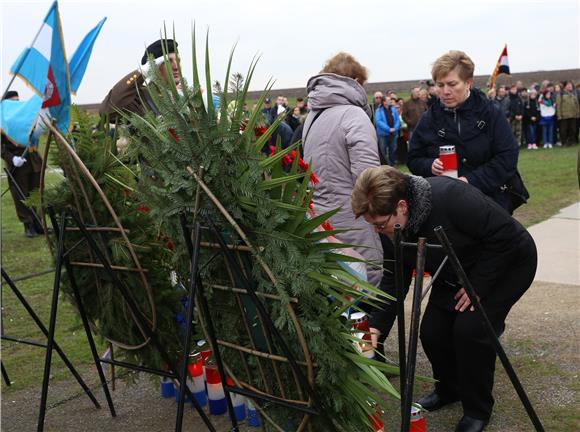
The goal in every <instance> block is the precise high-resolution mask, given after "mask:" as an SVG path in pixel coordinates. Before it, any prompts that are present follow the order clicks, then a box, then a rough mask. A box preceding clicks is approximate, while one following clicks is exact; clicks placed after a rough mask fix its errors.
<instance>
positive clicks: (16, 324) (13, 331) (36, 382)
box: [1, 146, 580, 394]
mask: <svg viewBox="0 0 580 432" xmlns="http://www.w3.org/2000/svg"><path fill="white" fill-rule="evenodd" d="M577 154H578V147H577V146H576V147H572V148H554V149H552V150H543V149H541V150H537V151H526V150H524V151H522V152H521V153H520V162H519V168H520V172H521V174H522V177H523V179H524V181H525V183H526V185H527V187H528V189H529V191H530V194H531V198H530V201H529V203H528V204H527V205H524V206H522V207H521V208H520V209H519V210H518V211H517V212H516V215H515V216H516V218H517V219H519V220H520V221H521V222H522V223H523V224H524V225H526V226H529V225H532V224H535V223H538V222H540V221H542V220H545V219H547V218H549V217H550V216H552V215H554V214H556V213H557V212H558V210H559V209H560V208H562V207H565V206H568V205H570V204H572V203H574V202H577V201H578V200H579V199H580V196H579V193H578V179H577V175H576V163H577ZM61 178H62V177H60V176H59V175H57V174H50V175H49V176H48V177H47V179H48V183H49V184H50V183H54V182H58V181H60V179H61ZM1 187H2V190H5V189H6V188H7V181H6V179H5V178H3V179H2V181H1ZM2 266H3V268H4V269H5V270H6V271H7V272H8V274H9V275H10V276H11V277H12V278H17V277H19V276H23V275H26V274H30V273H34V272H38V271H42V270H45V269H48V268H50V267H52V266H53V263H52V258H51V255H50V251H49V249H48V247H47V245H46V241H45V239H44V238H43V237H37V238H34V239H28V238H25V237H24V235H23V227H22V224H20V222H19V221H18V219H17V218H16V214H15V211H14V205H13V202H12V198H11V196H10V194H6V195H4V197H2ZM52 277H53V275H52V274H48V275H45V276H41V277H37V278H34V279H29V280H27V281H23V282H20V283H18V284H17V285H18V287H19V288H20V290H21V291H22V293H23V294H24V295H25V297H26V298H27V299H28V300H29V302H30V303H31V304H32V306H33V307H34V309H35V310H36V311H37V313H38V314H39V315H40V317H41V319H42V320H43V322H44V323H45V324H46V325H48V321H49V308H50V300H51V293H52ZM2 291H3V298H2V300H3V301H2V313H3V318H4V322H3V325H4V330H5V334H7V335H10V336H16V337H20V338H30V339H36V340H41V341H43V340H44V337H43V336H42V334H41V333H40V331H39V330H38V329H37V328H36V327H35V326H34V324H33V323H32V320H31V319H30V318H29V317H28V315H27V314H26V311H25V310H24V309H23V308H22V307H21V306H20V304H19V302H18V301H17V299H16V298H15V296H14V295H13V294H12V293H11V291H10V289H9V288H8V287H7V286H3V287H2ZM56 340H57V342H58V343H59V344H60V345H61V346H62V348H63V349H64V351H65V352H66V353H67V355H68V356H69V358H70V360H71V361H72V363H73V364H74V365H75V366H83V367H85V368H86V367H87V366H89V365H90V363H91V356H90V352H89V349H88V344H87V342H86V337H85V335H84V331H83V328H82V325H81V322H80V319H79V318H78V317H77V315H76V313H75V311H74V309H73V307H72V306H71V305H70V304H69V303H68V302H66V301H63V300H62V299H61V301H60V302H59V313H58V321H57V332H56ZM97 342H98V343H99V351H100V352H103V351H104V344H103V342H102V341H97ZM44 353H45V351H44V350H42V349H39V348H36V347H31V346H26V345H21V344H15V343H12V342H6V341H3V342H2V362H3V364H4V366H5V367H6V369H7V371H8V373H9V375H10V377H11V379H12V380H13V381H14V384H13V385H12V386H11V387H6V386H5V385H4V383H3V384H2V391H3V392H5V394H10V393H11V392H14V391H18V390H22V389H26V388H33V387H38V388H40V383H41V380H42V373H43V364H44ZM53 359H54V364H53V369H52V379H53V380H62V379H68V378H70V374H69V373H68V371H67V370H66V368H65V367H64V365H63V364H62V362H61V361H60V359H59V358H58V356H57V355H56V354H55V356H53Z"/></svg>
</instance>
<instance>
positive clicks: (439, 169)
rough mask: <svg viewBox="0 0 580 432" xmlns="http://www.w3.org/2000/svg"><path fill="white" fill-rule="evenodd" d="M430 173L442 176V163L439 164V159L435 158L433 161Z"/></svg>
mask: <svg viewBox="0 0 580 432" xmlns="http://www.w3.org/2000/svg"><path fill="white" fill-rule="evenodd" d="M431 172H432V173H433V175H436V176H440V175H443V162H441V159H439V158H437V159H435V160H434V161H433V164H432V165H431Z"/></svg>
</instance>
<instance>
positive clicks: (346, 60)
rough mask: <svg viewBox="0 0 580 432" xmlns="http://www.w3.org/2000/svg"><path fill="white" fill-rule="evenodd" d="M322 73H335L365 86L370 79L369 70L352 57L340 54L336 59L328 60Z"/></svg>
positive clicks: (343, 53)
mask: <svg viewBox="0 0 580 432" xmlns="http://www.w3.org/2000/svg"><path fill="white" fill-rule="evenodd" d="M320 72H321V73H333V74H336V75H342V76H345V77H349V78H352V79H354V80H357V81H358V83H359V84H361V85H363V84H364V83H366V82H367V79H368V70H367V68H365V67H364V66H363V65H361V64H360V63H359V62H358V61H357V60H356V59H355V58H354V57H353V56H352V55H350V54H349V53H345V52H339V53H338V54H336V55H335V56H334V57H331V58H330V59H328V60H327V62H326V64H325V65H324V67H323V68H322V70H321V71H320Z"/></svg>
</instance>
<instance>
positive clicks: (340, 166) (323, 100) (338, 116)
mask: <svg viewBox="0 0 580 432" xmlns="http://www.w3.org/2000/svg"><path fill="white" fill-rule="evenodd" d="M308 103H309V105H310V107H311V111H310V114H308V117H307V118H306V122H305V123H304V130H303V132H302V139H303V141H304V139H305V138H306V140H305V142H304V159H305V160H306V161H307V162H309V163H310V164H311V166H312V170H313V172H314V173H315V174H316V176H317V177H318V179H319V180H320V182H319V183H318V184H317V185H316V190H315V192H314V208H315V210H316V213H317V214H322V213H324V212H327V211H330V210H333V209H335V208H338V207H340V208H341V210H340V211H339V212H338V213H337V214H336V215H334V217H332V219H331V223H332V225H333V226H334V228H335V229H352V231H349V232H345V233H341V234H338V235H337V238H338V239H339V240H340V241H341V242H343V243H350V244H353V245H358V246H364V247H359V248H356V250H357V251H358V252H359V253H360V254H362V255H363V256H364V257H365V259H367V260H369V261H372V262H375V263H377V264H379V265H380V264H381V263H382V259H383V249H382V246H381V241H380V239H379V236H378V234H377V233H376V232H374V228H373V227H371V226H370V225H368V224H367V223H366V222H365V221H364V220H363V218H362V217H361V218H358V219H355V217H354V213H353V212H352V209H351V206H350V195H351V192H352V189H353V187H354V184H355V182H356V179H357V177H358V176H359V174H360V173H362V172H363V171H364V170H365V169H366V168H368V167H374V166H379V165H380V161H379V154H378V147H377V135H376V132H375V128H374V126H373V124H372V123H371V120H370V115H371V111H370V108H369V106H368V100H367V95H366V93H365V91H364V89H363V87H362V86H361V85H360V84H359V83H358V82H357V81H355V80H353V79H352V78H347V77H343V76H340V75H335V74H328V73H327V74H320V75H316V76H313V77H312V78H310V80H308ZM320 110H324V111H323V112H322V113H321V114H320V115H319V116H318V118H317V119H316V121H315V122H314V124H312V121H313V119H314V117H315V116H316V115H317V113H319V112H320ZM311 125H312V130H310V126H311ZM367 274H368V279H369V282H371V283H372V284H374V285H378V284H379V283H380V281H381V276H382V274H381V270H380V268H379V269H377V268H375V267H373V266H369V265H367Z"/></svg>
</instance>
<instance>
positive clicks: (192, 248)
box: [181, 167, 336, 432]
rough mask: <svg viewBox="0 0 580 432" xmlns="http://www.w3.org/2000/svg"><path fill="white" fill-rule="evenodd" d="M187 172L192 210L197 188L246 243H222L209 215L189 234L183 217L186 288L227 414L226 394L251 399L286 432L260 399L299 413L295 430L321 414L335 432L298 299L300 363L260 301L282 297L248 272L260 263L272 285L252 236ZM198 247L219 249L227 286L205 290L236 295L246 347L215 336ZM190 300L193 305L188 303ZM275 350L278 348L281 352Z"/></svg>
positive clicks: (296, 324)
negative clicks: (285, 371)
mask: <svg viewBox="0 0 580 432" xmlns="http://www.w3.org/2000/svg"><path fill="white" fill-rule="evenodd" d="M188 171H189V173H190V175H191V176H192V177H193V178H194V179H195V181H196V182H197V183H198V190H197V194H196V205H195V208H196V209H198V208H199V201H200V197H201V191H203V192H204V193H205V194H206V195H207V197H208V198H209V199H210V201H211V202H212V203H213V204H214V205H215V206H216V207H217V209H218V210H219V211H220V212H221V213H222V215H223V217H224V218H225V219H226V221H227V222H229V224H230V226H231V227H232V228H233V229H234V230H235V232H236V234H237V236H238V238H239V239H240V240H241V241H242V242H243V243H245V245H232V244H228V243H226V241H225V240H224V237H223V235H222V234H221V233H220V232H219V230H218V229H217V228H216V226H215V225H214V223H213V221H212V220H211V219H209V218H207V217H204V218H203V219H204V224H205V226H204V227H202V226H201V225H200V223H199V220H198V221H197V222H196V223H195V227H194V230H193V233H191V231H190V228H189V227H188V226H187V222H186V218H185V216H184V217H182V219H181V220H182V229H183V233H184V236H185V241H186V245H187V247H188V250H189V253H190V255H191V256H192V263H195V265H192V273H191V281H192V284H193V283H195V284H194V285H192V286H191V288H190V295H195V294H197V297H196V298H197V302H198V307H199V309H200V310H199V312H200V316H201V320H200V321H201V324H202V328H203V330H204V333H205V334H206V336H207V339H208V340H209V342H210V345H211V348H212V351H213V353H214V355H215V358H216V362H217V366H218V370H219V373H220V376H221V380H222V383H226V384H225V385H224V392H225V394H226V401H227V403H228V409H229V410H230V413H233V408H232V406H231V400H230V394H231V393H237V394H240V395H242V396H245V397H248V398H250V399H252V400H254V404H255V405H256V408H257V409H258V411H259V413H260V415H261V417H262V419H263V420H264V419H265V420H266V421H267V422H268V423H269V424H270V425H272V426H273V427H274V428H275V429H276V430H277V431H281V432H284V431H285V430H287V429H286V428H283V426H281V425H279V424H277V423H276V422H275V421H274V420H273V419H272V418H270V417H269V416H268V415H267V414H266V412H265V410H264V409H263V407H262V406H261V405H260V403H258V402H263V403H266V404H268V403H269V404H274V405H279V406H283V407H285V408H288V409H290V410H292V411H295V412H296V413H297V414H300V413H302V415H303V417H302V420H301V421H300V424H299V425H298V428H297V429H296V430H297V432H301V431H303V430H305V429H306V428H308V430H312V424H311V422H310V419H311V417H312V416H317V417H320V419H321V420H322V422H323V423H324V425H325V430H328V431H335V430H336V427H335V425H334V424H333V422H332V421H331V420H330V419H329V418H328V416H327V415H326V414H325V413H324V409H323V406H322V404H321V402H320V399H319V397H318V395H317V393H316V391H315V389H314V367H315V365H314V364H313V363H312V361H311V359H310V354H309V350H308V346H307V344H306V341H305V339H304V337H303V335H302V329H301V327H300V324H299V322H298V320H297V318H296V314H295V312H294V308H295V307H296V305H297V304H298V300H297V299H295V298H291V299H290V302H289V304H288V306H287V308H288V312H289V313H290V316H291V317H292V319H293V323H294V327H295V330H296V335H297V338H298V341H299V344H300V348H301V350H302V354H303V356H304V360H303V361H298V360H296V358H295V355H294V354H293V353H292V351H291V350H290V348H289V346H288V344H287V342H286V341H285V340H284V339H283V338H282V336H281V335H280V333H279V332H278V330H277V329H276V327H275V325H274V322H273V320H272V318H271V316H270V315H269V313H268V312H267V310H266V307H265V306H264V303H263V301H264V300H270V301H282V298H281V297H280V296H277V295H274V294H268V293H263V292H260V291H257V289H256V286H255V285H256V284H255V281H254V280H253V279H252V277H251V276H250V275H251V274H252V272H251V266H252V264H253V263H254V262H257V263H258V265H259V266H260V267H261V268H262V270H263V271H264V273H266V274H267V275H268V277H269V278H270V281H271V282H272V283H273V284H275V283H276V279H275V277H274V275H273V272H272V271H271V270H270V269H269V268H268V266H267V265H266V264H265V262H264V261H263V260H262V259H261V258H260V256H259V254H256V255H254V256H252V252H253V251H255V252H259V251H258V249H256V248H255V247H254V246H253V245H252V244H251V242H250V240H249V239H248V237H247V236H246V234H245V233H244V232H243V231H242V229H241V227H240V226H239V225H238V224H237V223H236V222H235V220H234V219H233V217H232V216H231V215H230V214H229V213H228V212H227V210H226V209H225V208H224V207H223V206H222V205H221V203H220V202H219V200H218V199H217V198H216V196H215V195H214V194H213V193H212V192H211V190H210V189H209V188H208V186H207V185H206V184H205V183H204V182H203V180H202V176H203V168H200V172H199V175H198V174H195V173H194V172H193V170H192V169H191V168H189V167H188ZM195 217H196V219H200V217H199V215H198V214H197V213H195ZM205 232H209V234H210V235H211V240H213V242H208V241H202V237H203V233H205ZM190 233H191V234H190ZM192 240H193V241H192ZM201 247H203V248H206V249H214V250H217V252H216V253H215V254H214V255H213V256H211V257H210V258H209V260H208V261H209V262H211V261H212V260H214V259H215V258H217V256H219V255H221V256H222V258H223V260H224V261H223V265H224V267H225V268H226V269H227V271H228V275H229V277H230V281H231V286H222V285H215V284H209V285H208V286H207V288H210V289H212V290H221V291H229V292H231V293H232V296H233V297H235V300H236V303H237V306H238V310H239V317H240V321H242V322H243V323H244V328H245V330H246V333H247V336H248V339H247V340H248V341H249V344H248V346H244V345H239V344H237V343H234V342H231V341H227V340H224V339H219V338H218V335H217V334H216V329H215V326H214V317H213V316H212V315H215V313H212V311H211V310H210V307H209V304H208V301H207V298H206V295H205V293H206V291H205V286H204V283H203V281H202V278H201V277H200V275H199V268H198V258H197V257H198V256H199V252H200V248H201ZM192 291H193V293H192ZM189 304H190V305H191V304H192V303H189ZM190 309H192V307H190ZM192 313H193V311H192V310H188V322H190V321H191V318H192ZM224 336H225V335H224ZM220 348H221V349H222V350H232V351H233V352H237V354H238V355H239V356H240V359H241V361H242V364H243V371H234V370H232V368H230V367H228V365H227V364H225V362H224V360H223V357H222V355H221V353H220ZM276 348H279V350H277V349H276ZM250 357H253V358H254V360H255V363H256V364H257V366H258V372H259V374H260V376H261V378H262V379H261V383H262V385H263V388H257V386H256V384H255V383H251V377H252V373H251V371H250V366H249V363H250V362H249V358H250ZM268 361H269V362H270V363H269V366H270V370H272V371H273V375H274V379H275V384H276V385H277V388H278V392H276V391H274V390H273V387H274V386H272V385H271V383H270V382H269V381H270V380H269V379H268V378H267V376H266V373H265V372H264V370H265V369H266V365H265V364H264V363H268ZM286 365H288V366H289V367H290V369H291V372H292V375H293V377H294V384H295V393H296V394H298V395H299V399H298V400H296V399H291V398H289V396H288V391H289V389H287V388H285V386H284V384H283V382H282V380H281V379H280V368H281V367H283V366H286ZM304 369H306V375H305V373H304ZM244 373H245V377H244V379H242V378H241V375H242V374H244ZM228 376H229V377H231V379H232V381H233V382H234V383H235V386H233V385H228V384H227V378H228ZM230 418H231V421H232V430H237V427H238V425H237V421H236V418H235V416H234V415H230Z"/></svg>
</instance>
